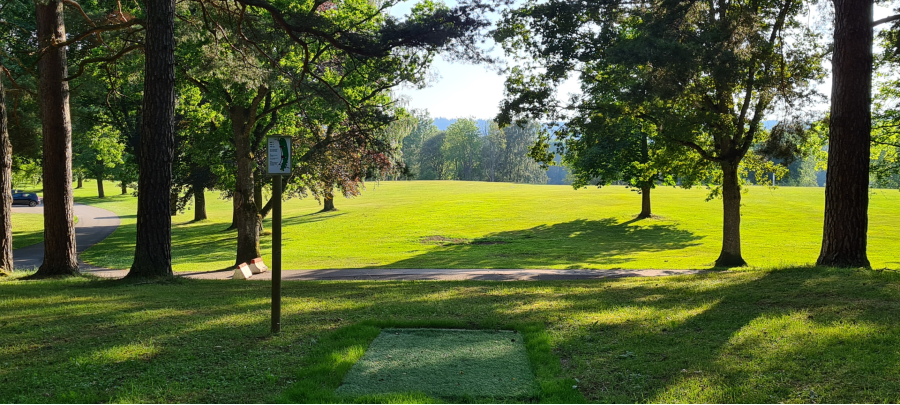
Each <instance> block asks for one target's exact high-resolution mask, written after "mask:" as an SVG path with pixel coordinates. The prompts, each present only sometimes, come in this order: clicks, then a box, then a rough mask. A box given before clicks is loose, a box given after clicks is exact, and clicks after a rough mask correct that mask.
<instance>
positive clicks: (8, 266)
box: [0, 69, 13, 275]
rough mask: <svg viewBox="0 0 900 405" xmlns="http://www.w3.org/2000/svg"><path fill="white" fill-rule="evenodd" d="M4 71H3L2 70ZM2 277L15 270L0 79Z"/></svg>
mask: <svg viewBox="0 0 900 405" xmlns="http://www.w3.org/2000/svg"><path fill="white" fill-rule="evenodd" d="M0 71H2V69H0ZM0 210H3V211H2V212H0V275H4V274H6V273H8V272H10V271H12V269H13V254H12V251H13V240H12V144H11V143H10V142H9V130H8V127H7V123H6V89H4V88H3V78H2V77H0Z"/></svg>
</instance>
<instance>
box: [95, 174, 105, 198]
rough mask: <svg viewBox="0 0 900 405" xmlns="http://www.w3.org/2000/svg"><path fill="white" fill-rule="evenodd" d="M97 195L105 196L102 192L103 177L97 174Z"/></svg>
mask: <svg viewBox="0 0 900 405" xmlns="http://www.w3.org/2000/svg"><path fill="white" fill-rule="evenodd" d="M97 197H99V198H106V194H105V193H104V192H103V177H102V176H97Z"/></svg>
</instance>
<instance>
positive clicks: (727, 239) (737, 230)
mask: <svg viewBox="0 0 900 405" xmlns="http://www.w3.org/2000/svg"><path fill="white" fill-rule="evenodd" d="M738 165H739V163H738V162H734V163H729V162H723V163H721V167H722V200H723V201H722V208H723V209H722V212H723V222H722V252H721V253H720V254H719V258H718V259H716V266H717V267H738V266H746V265H747V262H745V261H744V258H743V256H742V255H741V185H740V183H739V182H738Z"/></svg>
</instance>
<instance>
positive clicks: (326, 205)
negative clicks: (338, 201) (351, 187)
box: [321, 188, 337, 212]
mask: <svg viewBox="0 0 900 405" xmlns="http://www.w3.org/2000/svg"><path fill="white" fill-rule="evenodd" d="M328 211H337V209H336V208H334V188H332V189H330V190H328V191H326V192H325V197H324V198H322V211H321V212H328Z"/></svg>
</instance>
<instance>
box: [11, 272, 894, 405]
mask: <svg viewBox="0 0 900 405" xmlns="http://www.w3.org/2000/svg"><path fill="white" fill-rule="evenodd" d="M21 276H22V273H17V275H15V276H13V280H8V281H0V402H3V403H61V402H66V403H68V402H95V403H96V402H190V403H198V402H199V403H225V402H241V403H258V402H269V401H280V402H327V400H328V399H329V398H334V397H333V396H331V397H330V396H329V395H333V391H331V390H333V389H335V388H337V386H338V385H339V384H340V382H341V381H342V380H343V378H344V375H345V374H346V372H347V370H349V369H350V368H351V367H352V365H353V363H354V362H355V359H358V358H359V356H361V353H362V349H363V348H365V347H366V345H367V343H368V342H370V341H371V340H372V339H374V338H375V336H377V335H378V333H379V332H380V330H381V328H386V327H454V328H456V327H460V326H462V327H466V328H473V329H477V328H487V329H490V328H495V327H501V326H503V325H506V324H519V325H531V326H530V327H531V328H533V329H531V332H528V333H536V335H531V336H532V337H528V336H526V338H525V343H526V345H533V344H536V345H544V346H545V349H542V350H532V349H528V351H529V356H532V355H533V353H537V354H535V355H537V356H542V357H539V358H531V364H532V366H533V367H534V368H535V369H534V370H533V371H534V374H535V376H536V378H537V380H538V381H539V383H540V384H542V386H556V391H557V392H562V391H563V390H564V389H566V388H568V389H569V390H571V391H570V392H572V391H576V392H578V393H579V394H580V395H583V397H584V398H585V399H586V400H588V401H593V402H616V403H632V402H692V403H693V402H714V403H719V402H729V403H733V402H739V403H777V402H792V403H808V402H820V403H861V402H864V403H881V402H892V403H895V402H898V401H900V378H898V364H900V350H898V347H900V323H898V322H897V321H896V315H897V313H900V274H898V273H897V272H894V271H884V272H876V271H855V270H836V269H820V268H794V269H784V270H737V271H727V272H713V273H707V274H701V275H693V276H679V277H665V278H643V279H642V278H630V279H610V280H594V281H558V282H474V281H470V282H394V281H390V282H289V283H284V285H283V288H284V302H283V307H284V312H283V314H284V315H283V332H282V333H281V334H280V335H277V336H271V335H269V334H268V330H269V321H270V319H269V301H268V296H269V292H270V286H269V284H268V283H266V282H255V281H249V282H230V281H202V280H179V281H175V282H170V283H165V284H130V283H128V282H123V281H92V280H90V279H85V278H71V279H64V280H42V281H21V280H20V279H18V277H21ZM523 334H524V333H523ZM564 384H565V385H564ZM566 385H567V386H566ZM572 386H577V388H576V389H572ZM542 389H543V390H544V391H545V392H546V391H550V389H548V388H547V387H544V388H542ZM554 398H555V399H554ZM369 400H371V401H373V402H400V401H403V402H427V401H430V400H431V399H429V398H427V397H417V396H412V395H409V396H402V397H399V398H397V397H381V398H375V399H372V398H369ZM541 401H547V402H572V401H575V400H574V399H572V397H563V396H556V397H553V398H541Z"/></svg>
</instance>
